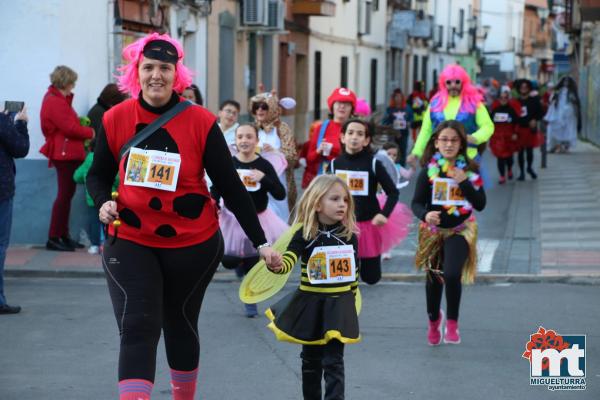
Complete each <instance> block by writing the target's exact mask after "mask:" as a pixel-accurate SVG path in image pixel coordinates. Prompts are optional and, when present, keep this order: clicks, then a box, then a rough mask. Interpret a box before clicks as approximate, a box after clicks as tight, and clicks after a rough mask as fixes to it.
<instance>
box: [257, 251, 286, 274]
mask: <svg viewBox="0 0 600 400" xmlns="http://www.w3.org/2000/svg"><path fill="white" fill-rule="evenodd" d="M258 252H259V254H260V256H261V257H262V258H264V260H265V263H266V264H267V268H268V269H270V270H271V271H274V272H277V271H280V270H281V267H282V265H283V259H282V258H281V254H279V253H278V252H276V251H275V250H273V249H272V248H271V247H270V246H268V247H261V249H260V250H259V251H258Z"/></svg>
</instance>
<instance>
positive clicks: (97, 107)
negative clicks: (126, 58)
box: [87, 83, 127, 132]
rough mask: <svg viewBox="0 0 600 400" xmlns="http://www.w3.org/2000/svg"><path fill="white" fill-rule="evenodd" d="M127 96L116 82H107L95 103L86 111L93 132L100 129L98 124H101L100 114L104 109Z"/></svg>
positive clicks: (106, 109)
mask: <svg viewBox="0 0 600 400" xmlns="http://www.w3.org/2000/svg"><path fill="white" fill-rule="evenodd" d="M126 98H127V96H126V95H125V94H124V93H123V92H121V91H120V90H119V87H118V86H117V84H116V83H109V84H108V85H106V86H104V89H102V92H101V93H100V96H99V97H98V100H97V101H96V104H94V106H93V107H92V108H90V111H89V112H88V115H87V116H88V118H89V119H90V122H91V124H90V126H91V127H92V129H94V132H98V131H99V130H100V126H101V125H102V116H103V115H104V113H105V112H106V111H108V110H109V109H110V108H111V107H112V106H116V105H117V104H119V103H120V102H122V101H123V100H125V99H126Z"/></svg>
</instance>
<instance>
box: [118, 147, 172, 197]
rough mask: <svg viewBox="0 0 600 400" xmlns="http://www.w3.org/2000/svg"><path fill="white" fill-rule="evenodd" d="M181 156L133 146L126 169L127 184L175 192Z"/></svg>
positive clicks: (125, 180)
mask: <svg viewBox="0 0 600 400" xmlns="http://www.w3.org/2000/svg"><path fill="white" fill-rule="evenodd" d="M180 167H181V156H180V155H179V154H177V153H167V152H164V151H157V150H142V149H138V148H135V147H132V148H131V149H130V151H129V159H128V160H127V167H126V169H125V179H124V183H125V185H131V186H143V187H147V188H150V189H158V190H167V191H169V192H174V191H175V189H176V188H177V179H178V178H179V168H180Z"/></svg>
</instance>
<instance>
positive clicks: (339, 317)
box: [265, 289, 361, 345]
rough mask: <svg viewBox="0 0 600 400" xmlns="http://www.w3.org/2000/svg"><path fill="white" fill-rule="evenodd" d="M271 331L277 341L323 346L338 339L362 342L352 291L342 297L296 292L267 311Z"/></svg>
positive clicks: (344, 341) (341, 295) (346, 341)
mask: <svg viewBox="0 0 600 400" xmlns="http://www.w3.org/2000/svg"><path fill="white" fill-rule="evenodd" d="M265 314H266V315H267V317H268V318H269V319H270V320H271V323H270V324H269V326H268V327H269V329H271V330H272V331H273V333H274V334H275V337H277V339H278V340H281V341H285V342H291V343H299V344H308V345H324V344H326V343H327V342H329V341H330V340H333V339H336V340H339V341H340V342H342V343H357V342H359V341H360V340H361V338H360V333H359V330H358V316H357V315H356V306H355V299H354V294H353V293H352V291H348V292H344V293H339V294H325V293H312V292H306V291H302V290H300V289H298V290H296V291H295V292H292V293H290V294H288V295H287V296H285V297H284V298H283V299H281V300H280V301H278V302H277V303H276V304H274V305H273V306H272V307H271V308H269V309H268V310H267V311H265Z"/></svg>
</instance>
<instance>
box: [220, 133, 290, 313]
mask: <svg viewBox="0 0 600 400" xmlns="http://www.w3.org/2000/svg"><path fill="white" fill-rule="evenodd" d="M235 145H236V147H237V150H238V152H237V154H236V155H235V156H234V157H233V163H234V165H235V168H236V169H237V171H238V175H239V176H240V179H241V180H242V183H243V184H244V186H245V187H246V190H247V191H248V193H249V194H250V197H251V198H252V202H253V203H254V208H255V209H256V212H257V214H258V220H259V221H260V225H261V226H262V228H263V230H264V231H265V235H266V237H267V240H268V241H269V243H273V242H274V241H275V240H276V239H277V238H278V237H279V236H280V235H281V234H282V233H283V232H285V230H287V228H288V225H287V224H286V223H285V222H284V221H283V220H281V218H279V217H278V216H277V214H275V213H274V212H273V211H271V210H270V209H269V208H267V205H268V202H269V198H268V194H269V193H270V194H271V195H272V196H273V198H275V199H276V200H282V199H284V198H285V188H284V187H283V185H282V184H281V182H280V180H279V178H278V177H277V173H276V172H275V169H274V168H273V166H272V165H271V164H270V163H269V162H268V161H267V160H265V159H264V158H262V157H261V156H260V155H258V154H256V153H255V149H256V146H257V145H258V130H257V129H256V127H255V126H254V125H250V124H244V125H240V126H239V127H238V128H237V129H236V131H235ZM211 195H212V196H213V198H214V199H215V200H217V202H218V201H219V199H220V195H219V188H218V187H217V186H216V185H213V187H212V189H211ZM219 225H220V226H221V232H222V233H223V241H224V243H225V252H224V254H225V255H224V257H223V260H222V261H221V263H222V264H223V266H225V268H228V269H236V272H237V273H238V276H240V277H242V276H244V275H246V274H247V273H248V271H249V270H250V269H251V268H252V267H253V266H254V264H256V263H257V262H258V260H259V256H258V252H257V250H256V249H255V248H254V246H253V245H252V242H251V241H250V239H248V237H246V234H245V233H244V231H243V230H242V228H241V226H240V224H239V223H238V221H237V219H236V218H235V216H234V215H233V214H232V213H231V212H230V211H229V210H228V208H227V203H225V206H224V207H221V213H220V215H219ZM245 307H246V316H247V317H248V318H253V317H255V316H256V315H258V312H257V309H256V304H245Z"/></svg>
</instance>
